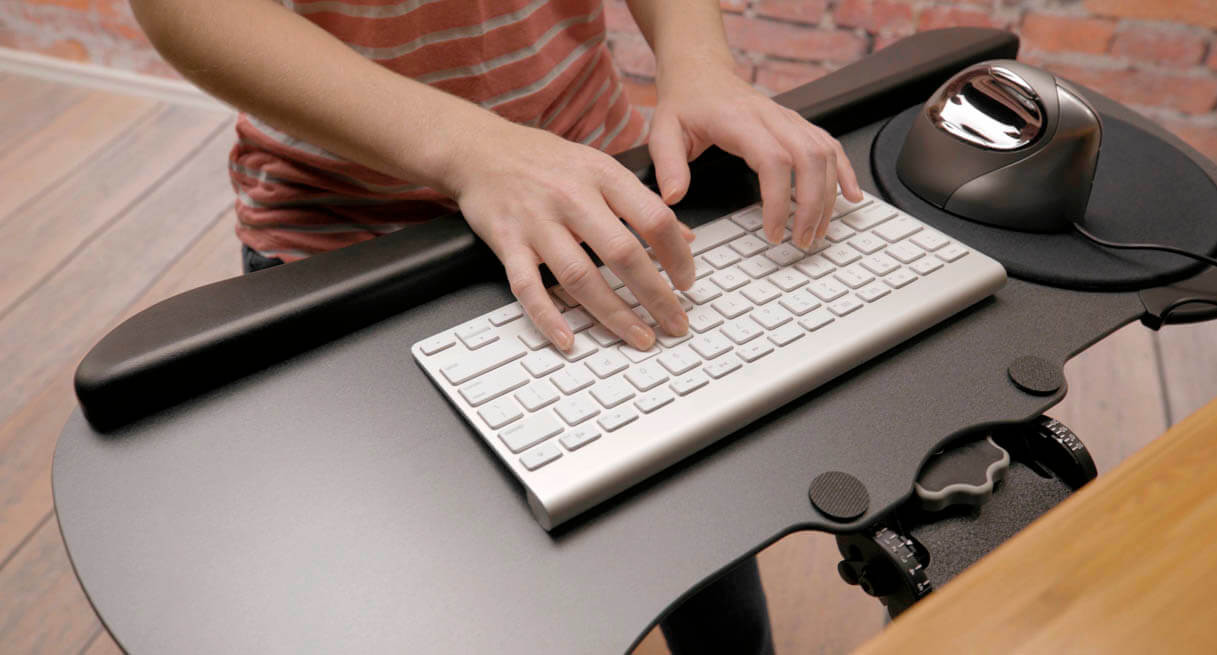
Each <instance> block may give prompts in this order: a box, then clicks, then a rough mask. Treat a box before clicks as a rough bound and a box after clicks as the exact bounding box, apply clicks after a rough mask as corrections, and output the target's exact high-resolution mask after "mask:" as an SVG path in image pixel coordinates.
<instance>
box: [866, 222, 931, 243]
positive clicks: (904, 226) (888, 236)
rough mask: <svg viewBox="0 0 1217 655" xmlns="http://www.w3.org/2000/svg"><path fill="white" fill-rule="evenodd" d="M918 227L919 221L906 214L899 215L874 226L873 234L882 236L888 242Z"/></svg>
mask: <svg viewBox="0 0 1217 655" xmlns="http://www.w3.org/2000/svg"><path fill="white" fill-rule="evenodd" d="M920 229H921V223H918V222H917V221H916V220H914V219H912V218H910V217H908V216H901V217H899V218H896V219H893V220H890V221H888V222H886V223H884V224H883V225H880V226H879V227H877V228H875V234H878V235H879V236H881V237H883V239H884V240H885V241H887V242H888V243H895V242H897V241H899V240H901V239H903V238H905V237H907V236H909V235H910V234H915V233H916V232H917V231H918V230H920Z"/></svg>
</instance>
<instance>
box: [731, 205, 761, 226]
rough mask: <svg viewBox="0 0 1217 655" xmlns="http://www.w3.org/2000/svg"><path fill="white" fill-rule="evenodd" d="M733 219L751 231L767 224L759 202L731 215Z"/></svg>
mask: <svg viewBox="0 0 1217 655" xmlns="http://www.w3.org/2000/svg"><path fill="white" fill-rule="evenodd" d="M731 220H732V221H733V222H734V223H735V224H736V225H738V226H740V227H742V228H744V229H745V230H748V231H749V232H755V231H757V230H759V229H761V228H762V227H764V225H765V219H764V214H763V213H762V212H761V206H760V205H759V204H758V205H752V206H751V207H748V208H746V209H741V210H739V211H737V212H735V213H734V214H732V215H731Z"/></svg>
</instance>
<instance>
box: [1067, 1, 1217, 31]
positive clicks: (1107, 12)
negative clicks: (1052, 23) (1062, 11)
mask: <svg viewBox="0 0 1217 655" xmlns="http://www.w3.org/2000/svg"><path fill="white" fill-rule="evenodd" d="M1085 7H1086V9H1088V10H1089V11H1090V12H1091V13H1093V14H1099V15H1102V16H1115V17H1117V18H1140V19H1143V20H1162V21H1176V22H1184V23H1190V24H1192V25H1201V26H1203V27H1210V28H1217V8H1215V7H1214V3H1213V0H1086V2H1085Z"/></svg>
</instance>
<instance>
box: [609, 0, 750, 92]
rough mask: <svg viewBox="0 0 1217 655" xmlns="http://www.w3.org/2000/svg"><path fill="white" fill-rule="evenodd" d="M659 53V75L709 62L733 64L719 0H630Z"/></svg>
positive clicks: (714, 64) (656, 55)
mask: <svg viewBox="0 0 1217 655" xmlns="http://www.w3.org/2000/svg"><path fill="white" fill-rule="evenodd" d="M627 4H628V5H629V8H630V13H631V14H633V16H634V20H635V21H636V22H637V23H638V27H639V29H640V30H642V35H643V36H644V37H645V38H646V40H647V43H648V44H649V45H650V46H651V51H652V52H654V53H655V63H656V66H657V71H656V77H657V79H658V81H659V83H660V84H661V85H662V84H663V82H664V80H665V78H666V77H669V76H676V75H681V74H683V72H684V71H686V70H693V69H696V68H698V67H705V66H727V67H730V66H731V61H732V60H731V51H730V50H729V49H728V48H727V35H726V32H725V31H724V29H723V17H722V11H721V10H720V9H719V4H718V0H627Z"/></svg>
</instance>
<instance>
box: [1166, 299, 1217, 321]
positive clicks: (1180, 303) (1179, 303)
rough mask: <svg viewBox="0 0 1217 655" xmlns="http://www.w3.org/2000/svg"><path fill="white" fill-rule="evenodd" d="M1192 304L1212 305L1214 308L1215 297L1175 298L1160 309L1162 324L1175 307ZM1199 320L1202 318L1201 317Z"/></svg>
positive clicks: (1216, 303)
mask: <svg viewBox="0 0 1217 655" xmlns="http://www.w3.org/2000/svg"><path fill="white" fill-rule="evenodd" d="M1192 304H1198V305H1212V306H1213V308H1214V309H1217V298H1182V299H1180V300H1176V301H1175V302H1173V303H1171V304H1169V305H1167V306H1166V307H1163V308H1162V311H1161V312H1160V315H1161V317H1162V324H1163V325H1165V324H1167V323H1168V322H1169V318H1170V315H1171V314H1173V313H1174V312H1175V310H1176V309H1179V308H1180V307H1183V306H1184V305H1192ZM1200 320H1204V319H1203V318H1202V319H1200Z"/></svg>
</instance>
